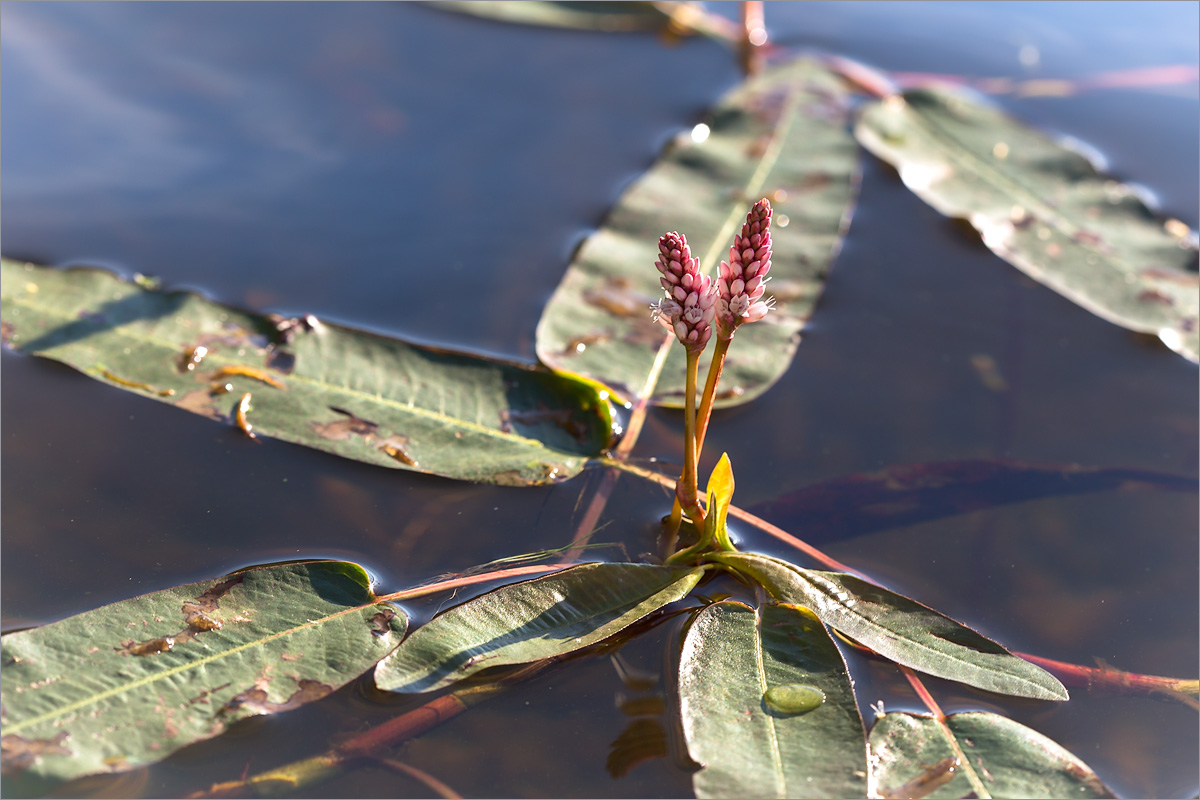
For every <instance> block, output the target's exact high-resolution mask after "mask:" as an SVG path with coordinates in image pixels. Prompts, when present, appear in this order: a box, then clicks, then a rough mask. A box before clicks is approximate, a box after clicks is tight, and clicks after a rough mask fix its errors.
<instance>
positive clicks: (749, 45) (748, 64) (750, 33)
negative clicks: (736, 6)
mask: <svg viewBox="0 0 1200 800" xmlns="http://www.w3.org/2000/svg"><path fill="white" fill-rule="evenodd" d="M766 43H767V29H766V27H764V25H763V4H762V0H742V36H741V41H739V42H738V55H739V56H740V60H741V62H742V72H744V73H745V74H746V75H757V74H758V73H760V72H762V53H761V49H760V48H761V47H762V46H763V45H764V44H766Z"/></svg>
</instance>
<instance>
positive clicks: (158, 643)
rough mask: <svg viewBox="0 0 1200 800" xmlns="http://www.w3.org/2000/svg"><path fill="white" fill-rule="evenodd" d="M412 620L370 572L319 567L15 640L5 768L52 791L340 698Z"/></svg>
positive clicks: (7, 655)
mask: <svg viewBox="0 0 1200 800" xmlns="http://www.w3.org/2000/svg"><path fill="white" fill-rule="evenodd" d="M406 624H407V621H406V618H405V616H404V615H403V613H401V612H399V611H398V610H397V609H396V608H394V607H393V606H391V605H389V604H387V603H379V602H377V601H376V600H375V597H374V595H373V594H372V593H371V590H370V585H369V578H368V576H367V574H366V573H365V572H364V571H363V570H362V568H361V567H359V566H358V565H356V564H350V563H346V562H341V561H317V562H305V563H295V564H282V565H275V566H269V567H257V568H253V569H248V570H244V571H242V572H237V573H234V574H232V575H230V576H227V577H225V578H221V579H218V580H209V581H201V582H199V583H193V584H188V585H185V586H179V587H176V588H173V589H165V590H163V591H159V592H153V593H151V594H147V595H143V596H142V597H136V598H133V599H131V600H125V601H122V602H119V603H114V604H112V605H109V606H104V607H102V608H98V609H95V610H94V611H88V612H85V613H83V614H79V615H77V616H74V617H69V618H67V619H64V620H62V621H60V622H55V623H53V624H50V625H45V626H43V627H40V628H33V629H31V630H27V631H20V632H17V633H11V634H8V635H6V636H4V637H3V639H2V640H0V649H2V652H3V669H4V681H3V685H2V686H3V692H2V693H3V703H4V736H3V740H2V744H3V754H4V769H5V775H6V777H12V778H13V779H14V780H15V781H18V782H19V783H18V785H19V786H23V787H27V788H29V789H30V791H38V790H39V787H41V788H44V787H45V786H46V785H48V784H49V783H51V782H53V781H61V780H68V779H71V778H75V777H78V776H81V775H89V774H93V773H107V772H120V771H122V770H126V769H132V768H134V767H138V766H141V765H144V764H150V763H153V762H156V761H159V760H161V759H162V758H165V757H166V756H167V755H168V754H170V753H171V752H173V751H175V750H177V749H179V748H180V747H183V746H184V745H186V744H190V743H192V742H195V741H199V740H201V739H207V738H210V737H212V736H216V735H217V734H219V733H221V732H222V731H224V730H225V728H226V727H227V726H228V725H229V724H231V723H233V722H235V721H236V720H239V719H242V718H244V717H249V716H253V715H256V714H274V713H278V712H280V711H287V710H290V709H292V708H296V707H299V706H301V705H303V704H305V703H307V702H310V701H312V700H318V699H320V698H322V697H324V696H326V695H328V694H329V693H331V692H333V691H334V690H336V689H337V688H339V687H341V686H342V685H344V684H345V683H347V682H348V681H351V680H353V679H354V678H356V677H358V676H359V675H361V674H363V673H364V672H366V671H367V670H369V669H370V668H371V666H372V665H373V664H375V662H377V661H379V659H381V658H383V657H384V656H385V655H387V653H388V652H389V651H391V650H392V649H393V648H394V647H396V646H397V645H398V644H399V643H400V640H401V638H402V637H403V636H404V631H405V627H406ZM22 793H24V792H23V791H22Z"/></svg>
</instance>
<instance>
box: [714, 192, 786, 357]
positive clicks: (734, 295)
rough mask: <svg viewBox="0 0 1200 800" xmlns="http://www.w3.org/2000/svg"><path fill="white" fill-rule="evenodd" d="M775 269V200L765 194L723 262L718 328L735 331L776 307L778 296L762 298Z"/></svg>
mask: <svg viewBox="0 0 1200 800" xmlns="http://www.w3.org/2000/svg"><path fill="white" fill-rule="evenodd" d="M770 271H771V203H770V201H768V200H767V198H765V197H764V198H763V199H762V200H759V201H758V202H757V203H755V204H754V207H753V208H751V209H750V213H749V214H747V215H746V222H745V224H744V225H742V233H741V235H740V236H735V237H734V239H733V247H731V248H730V249H729V261H728V262H725V261H722V262H721V272H720V277H719V279H718V281H717V291H718V296H717V313H716V325H717V330H718V331H719V332H720V335H721V336H722V337H726V338H727V337H729V336H732V335H733V332H734V330H736V329H737V326H738V325H741V324H742V323H743V322H757V321H758V320H760V319H762V318H763V317H765V316H766V315H767V312H768V311H770V310H771V308H773V307H774V304H775V300H774V298H771V299H768V300H766V301H764V300H762V296H763V291H764V290H765V289H766V286H765V284H766V282H767V280H768V278H767V273H768V272H770Z"/></svg>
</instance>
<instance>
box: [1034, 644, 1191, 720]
mask: <svg viewBox="0 0 1200 800" xmlns="http://www.w3.org/2000/svg"><path fill="white" fill-rule="evenodd" d="M1013 655H1015V656H1020V657H1021V658H1023V659H1025V660H1026V661H1031V662H1033V663H1034V664H1037V665H1038V666H1039V667H1041V668H1042V669H1046V670H1049V671H1050V672H1053V673H1054V675H1055V676H1056V677H1057V678H1058V679H1059V680H1061V681H1062V682H1063V685H1065V686H1070V687H1072V688H1080V689H1088V690H1089V691H1090V690H1091V689H1107V690H1109V691H1112V692H1117V693H1120V694H1146V695H1150V696H1156V697H1161V698H1165V699H1171V700H1177V701H1178V702H1180V703H1183V704H1184V705H1185V706H1188V707H1189V708H1193V709H1198V710H1200V701H1198V694H1200V684H1198V683H1197V681H1196V680H1194V679H1183V678H1164V677H1160V676H1158V675H1139V674H1137V673H1135V672H1123V671H1122V670H1119V669H1116V668H1114V667H1110V666H1108V665H1107V664H1104V663H1101V664H1100V666H1097V667H1084V666H1080V665H1079V664H1068V663H1066V662H1064V661H1055V660H1053V659H1050V658H1042V657H1041V656H1035V655H1031V654H1029V653H1013Z"/></svg>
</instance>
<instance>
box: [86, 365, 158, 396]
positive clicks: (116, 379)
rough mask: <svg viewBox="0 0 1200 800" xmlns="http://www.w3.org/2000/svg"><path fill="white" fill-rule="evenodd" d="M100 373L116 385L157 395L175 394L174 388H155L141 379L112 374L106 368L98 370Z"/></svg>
mask: <svg viewBox="0 0 1200 800" xmlns="http://www.w3.org/2000/svg"><path fill="white" fill-rule="evenodd" d="M100 374H101V375H103V376H104V378H105V379H106V380H109V381H112V382H113V383H115V384H117V385H118V386H124V387H126V388H128V389H141V390H142V391H145V392H153V393H154V394H156V395H158V396H159V397H170V396H172V395H173V394H175V390H174V389H156V388H154V387H153V386H151V385H150V384H148V383H142V382H141V381H130V380H126V379H125V378H122V377H120V376H119V375H114V374H113V373H112V372H111V371H110V370H107V369H102V370H100Z"/></svg>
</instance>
